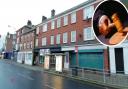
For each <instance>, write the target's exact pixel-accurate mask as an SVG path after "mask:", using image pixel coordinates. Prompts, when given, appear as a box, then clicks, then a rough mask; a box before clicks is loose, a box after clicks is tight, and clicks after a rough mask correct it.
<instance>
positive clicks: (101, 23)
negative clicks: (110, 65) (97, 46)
mask: <svg viewBox="0 0 128 89" xmlns="http://www.w3.org/2000/svg"><path fill="white" fill-rule="evenodd" d="M92 25H93V30H94V33H95V36H96V38H97V40H98V41H99V42H101V43H102V44H104V45H107V46H115V45H118V44H120V43H121V42H123V41H124V40H125V38H126V36H127V32H128V12H127V8H126V7H125V6H124V5H123V3H121V2H120V1H116V0H105V1H103V2H101V3H100V4H99V5H98V6H97V7H96V9H95V12H94V15H93V19H92Z"/></svg>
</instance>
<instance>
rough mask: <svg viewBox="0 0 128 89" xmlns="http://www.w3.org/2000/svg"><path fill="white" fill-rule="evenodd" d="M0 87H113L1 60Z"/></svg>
mask: <svg viewBox="0 0 128 89" xmlns="http://www.w3.org/2000/svg"><path fill="white" fill-rule="evenodd" d="M0 89H112V88H107V87H102V86H97V85H92V84H85V83H81V82H79V81H76V80H72V79H68V78H64V77H60V76H56V75H52V74H48V73H44V72H41V71H34V70H30V69H27V68H23V67H20V66H18V65H14V64H12V63H10V62H8V61H2V60H0Z"/></svg>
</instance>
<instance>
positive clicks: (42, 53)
mask: <svg viewBox="0 0 128 89" xmlns="http://www.w3.org/2000/svg"><path fill="white" fill-rule="evenodd" d="M45 54H50V49H40V55H45Z"/></svg>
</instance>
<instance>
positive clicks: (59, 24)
mask: <svg viewBox="0 0 128 89" xmlns="http://www.w3.org/2000/svg"><path fill="white" fill-rule="evenodd" d="M60 26H61V18H58V19H57V28H59V27H60Z"/></svg>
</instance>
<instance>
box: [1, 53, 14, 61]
mask: <svg viewBox="0 0 128 89" xmlns="http://www.w3.org/2000/svg"><path fill="white" fill-rule="evenodd" d="M3 54H4V59H10V60H11V59H13V51H12V52H4V53H3Z"/></svg>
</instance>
